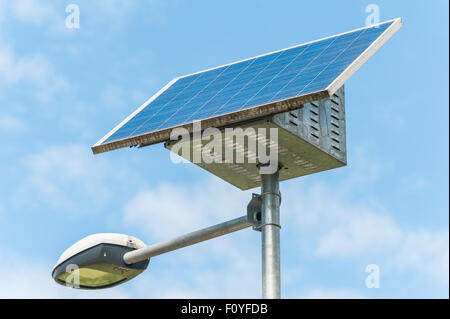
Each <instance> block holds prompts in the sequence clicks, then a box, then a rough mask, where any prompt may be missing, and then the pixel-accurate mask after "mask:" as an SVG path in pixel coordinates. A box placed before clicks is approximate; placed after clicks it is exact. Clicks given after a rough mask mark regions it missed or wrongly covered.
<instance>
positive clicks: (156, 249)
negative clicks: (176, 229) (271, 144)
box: [123, 216, 251, 264]
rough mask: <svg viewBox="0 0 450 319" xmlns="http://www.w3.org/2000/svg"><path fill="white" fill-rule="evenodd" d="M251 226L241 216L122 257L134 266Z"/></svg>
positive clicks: (244, 217)
mask: <svg viewBox="0 0 450 319" xmlns="http://www.w3.org/2000/svg"><path fill="white" fill-rule="evenodd" d="M250 226H251V224H250V223H249V222H248V221H247V216H242V217H239V218H235V219H232V220H229V221H227V222H224V223H221V224H217V225H214V226H211V227H208V228H204V229H201V230H197V231H194V232H192V233H189V234H186V235H183V236H180V237H176V238H174V239H170V240H166V241H163V242H161V243H158V244H154V245H149V246H147V247H144V248H140V249H137V250H133V251H130V252H127V253H126V254H125V255H124V256H123V260H124V261H125V263H126V264H134V263H137V262H139V261H142V260H146V259H149V258H150V257H154V256H158V255H161V254H164V253H167V252H169V251H172V250H175V249H179V248H183V247H186V246H190V245H193V244H196V243H199V242H201V241H205V240H208V239H212V238H215V237H219V236H222V235H226V234H229V233H232V232H235V231H238V230H241V229H244V228H247V227H250Z"/></svg>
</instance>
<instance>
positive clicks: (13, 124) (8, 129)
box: [0, 114, 25, 134]
mask: <svg viewBox="0 0 450 319" xmlns="http://www.w3.org/2000/svg"><path fill="white" fill-rule="evenodd" d="M24 128H25V125H24V123H23V122H22V121H21V120H20V119H18V118H17V117H15V116H12V115H10V114H0V132H2V133H4V134H9V133H18V132H21V131H22V130H23V129H24Z"/></svg>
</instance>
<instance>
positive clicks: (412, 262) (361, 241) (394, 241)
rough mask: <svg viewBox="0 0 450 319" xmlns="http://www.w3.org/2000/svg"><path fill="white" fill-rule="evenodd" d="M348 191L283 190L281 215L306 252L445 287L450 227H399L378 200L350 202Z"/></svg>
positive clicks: (310, 187)
mask: <svg viewBox="0 0 450 319" xmlns="http://www.w3.org/2000/svg"><path fill="white" fill-rule="evenodd" d="M344 189H345V188H344ZM348 191H351V189H348V190H345V191H341V190H340V187H331V186H328V185H324V184H319V183H313V185H296V186H295V187H293V186H291V187H290V188H288V189H287V190H285V192H284V196H283V198H285V199H286V200H285V201H284V204H285V206H284V207H283V210H284V211H286V212H288V214H290V217H293V218H294V219H295V227H298V229H299V230H300V232H301V233H303V234H304V237H303V238H302V243H301V245H302V247H303V248H304V249H306V250H307V249H309V248H308V247H306V246H310V247H314V248H313V251H312V255H315V256H316V257H317V258H320V259H333V260H336V259H338V260H343V259H346V260H350V259H351V258H364V259H370V260H376V261H377V264H379V265H380V266H381V264H382V265H383V269H382V270H383V271H388V272H390V273H391V274H393V273H394V272H398V271H400V272H405V271H412V272H413V273H416V274H421V275H425V276H426V277H427V278H431V279H433V280H434V282H435V283H436V284H438V285H442V284H443V285H448V266H449V245H448V240H449V235H448V228H444V227H442V228H440V229H438V230H434V229H414V228H413V227H411V226H408V225H400V224H399V223H398V222H397V221H396V220H395V219H394V218H393V216H394V214H392V213H390V212H388V211H386V209H385V208H384V207H382V206H381V205H380V204H378V203H376V201H374V200H372V199H371V200H361V199H360V200H359V201H357V200H354V199H349V194H348ZM293 199H295V200H293ZM293 212H298V214H297V215H294V214H293ZM305 237H306V238H305ZM384 266H385V267H384Z"/></svg>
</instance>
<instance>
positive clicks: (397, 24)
mask: <svg viewBox="0 0 450 319" xmlns="http://www.w3.org/2000/svg"><path fill="white" fill-rule="evenodd" d="M389 22H392V24H391V25H390V26H389V27H388V28H387V29H386V30H385V31H384V32H383V33H382V34H381V35H380V36H379V37H378V38H377V39H376V40H375V41H374V42H372V43H371V44H370V46H369V47H367V49H366V50H365V51H363V52H362V53H361V54H360V55H359V56H358V57H357V58H356V59H355V60H354V61H353V62H352V63H351V64H350V65H349V66H348V67H347V68H346V69H345V70H344V71H343V72H342V73H341V74H340V75H338V76H337V77H336V79H334V80H333V81H332V82H331V84H330V85H328V87H327V88H325V89H324V90H320V91H316V92H312V93H308V94H306V95H302V96H297V97H293V98H288V99H283V100H280V101H275V102H270V103H267V104H263V105H257V106H254V107H251V108H248V109H243V110H239V111H233V112H230V113H226V114H221V115H218V116H214V117H210V118H205V119H202V120H201V122H202V127H203V128H207V127H217V128H221V127H224V126H226V125H230V124H236V123H239V122H247V121H250V120H255V119H258V118H261V117H264V116H267V115H270V114H276V113H281V112H286V111H290V110H294V109H297V108H300V107H301V106H302V105H303V104H304V103H309V102H312V101H316V100H321V99H325V98H329V97H331V96H332V95H333V94H334V93H335V92H336V91H337V90H338V89H339V88H340V87H341V86H342V85H343V84H344V83H345V82H346V81H347V80H348V79H349V78H350V77H351V76H352V75H353V74H354V73H355V72H356V71H357V70H358V69H359V68H360V67H361V66H362V65H363V64H364V63H366V62H367V60H369V59H370V58H371V57H372V56H373V55H374V54H375V52H376V51H378V49H379V48H380V47H381V46H383V45H384V44H385V43H386V42H387V41H388V40H389V39H390V38H391V37H392V36H393V35H394V34H395V33H396V32H397V31H398V30H399V29H400V28H401V27H402V25H403V22H402V19H401V18H396V19H392V20H388V21H384V22H381V23H378V24H375V25H371V26H366V27H362V28H358V29H354V30H351V31H347V32H344V33H340V34H336V35H333V36H329V37H325V38H322V39H318V40H314V41H310V42H306V43H302V44H299V45H295V46H292V47H289V48H285V49H281V50H277V51H273V52H269V53H265V54H262V55H259V56H255V57H251V58H247V59H244V60H240V61H235V62H232V63H228V64H224V65H221V66H217V67H214V68H210V69H207V70H203V71H199V72H195V73H191V74H187V75H183V76H180V77H177V78H174V79H173V80H172V81H170V82H169V83H168V84H167V85H166V86H164V87H163V88H162V89H161V90H159V91H158V92H157V93H156V94H155V95H153V96H152V97H151V98H150V99H149V100H147V101H146V102H145V103H144V104H142V105H141V106H140V107H139V108H138V109H137V110H135V111H134V112H133V113H131V114H130V115H129V116H128V117H127V118H125V120H123V121H122V122H121V123H120V124H118V125H117V126H116V127H115V128H114V129H112V130H111V131H110V132H109V133H108V134H106V135H105V136H104V137H103V138H102V139H100V140H99V141H98V142H97V143H96V144H95V145H94V146H92V151H93V153H94V154H99V153H103V152H107V151H112V150H115V149H119V148H123V147H127V146H130V147H131V146H137V145H139V146H140V147H143V146H148V145H151V144H156V143H160V142H164V141H167V140H169V138H170V132H171V131H172V130H173V129H174V128H177V127H183V128H185V129H187V130H188V131H189V132H192V130H193V123H192V122H191V123H186V124H182V125H176V126H173V127H168V128H164V129H161V130H157V131H152V132H146V133H143V134H139V135H136V136H131V137H126V138H123V139H119V140H114V141H111V142H108V143H105V144H103V143H104V141H106V140H107V139H108V138H109V137H110V136H111V135H113V134H114V133H115V132H116V131H117V130H119V129H120V128H121V127H122V126H123V125H125V124H126V123H127V122H128V121H129V120H131V119H132V118H133V117H134V116H135V115H136V114H138V113H139V112H140V111H142V110H143V109H144V108H145V107H146V106H147V105H149V104H150V103H151V102H152V101H154V100H155V99H156V98H158V97H159V96H160V95H161V94H162V93H163V92H164V91H165V90H167V89H168V88H169V87H170V86H171V85H172V84H174V83H175V82H176V81H178V80H179V79H181V78H185V77H188V76H192V75H195V74H198V73H203V72H206V71H210V70H214V69H217V68H222V67H225V66H228V65H232V64H236V63H240V62H243V61H247V60H250V59H254V58H258V57H262V56H265V55H269V54H273V53H277V52H281V51H284V50H289V49H292V48H295V47H299V46H303V45H307V44H311V43H314V42H318V41H323V40H326V39H329V38H333V37H338V36H342V35H344V34H348V33H351V32H355V31H359V30H363V29H366V28H370V27H376V26H377V25H381V24H385V23H389Z"/></svg>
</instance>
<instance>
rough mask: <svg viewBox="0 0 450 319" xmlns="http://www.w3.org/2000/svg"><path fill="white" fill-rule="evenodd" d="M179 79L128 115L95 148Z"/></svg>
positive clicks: (168, 84) (176, 79)
mask: <svg viewBox="0 0 450 319" xmlns="http://www.w3.org/2000/svg"><path fill="white" fill-rule="evenodd" d="M178 79H179V78H175V79H173V80H172V81H170V82H169V83H167V84H166V86H164V87H163V88H162V89H161V90H159V91H158V92H157V93H156V94H154V95H153V96H152V97H151V98H150V99H148V100H147V101H146V102H145V103H144V104H142V105H141V106H139V107H138V108H137V110H136V111H134V112H133V113H131V114H130V115H128V117H127V118H126V119H125V120H123V121H122V122H120V124H119V125H117V126H116V127H115V128H113V129H112V130H111V131H110V132H109V133H108V134H106V135H105V136H104V137H103V138H102V139H101V140H100V141H98V142H97V143H95V144H94V146H92V147H95V146H99V145H101V144H103V142H104V141H106V140H107V139H108V138H109V137H110V136H111V135H113V134H114V133H116V132H117V131H118V130H119V129H120V128H121V127H122V126H124V125H125V123H127V122H128V121H129V120H131V119H132V118H133V117H134V116H135V115H136V114H138V113H139V112H140V111H142V109H143V108H145V107H146V106H147V105H149V104H150V103H151V102H153V100H155V99H156V98H157V97H158V96H160V95H161V94H162V93H163V92H164V91H165V90H167V89H168V88H169V87H170V86H172V84H174V83H175V82H176V81H178Z"/></svg>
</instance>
